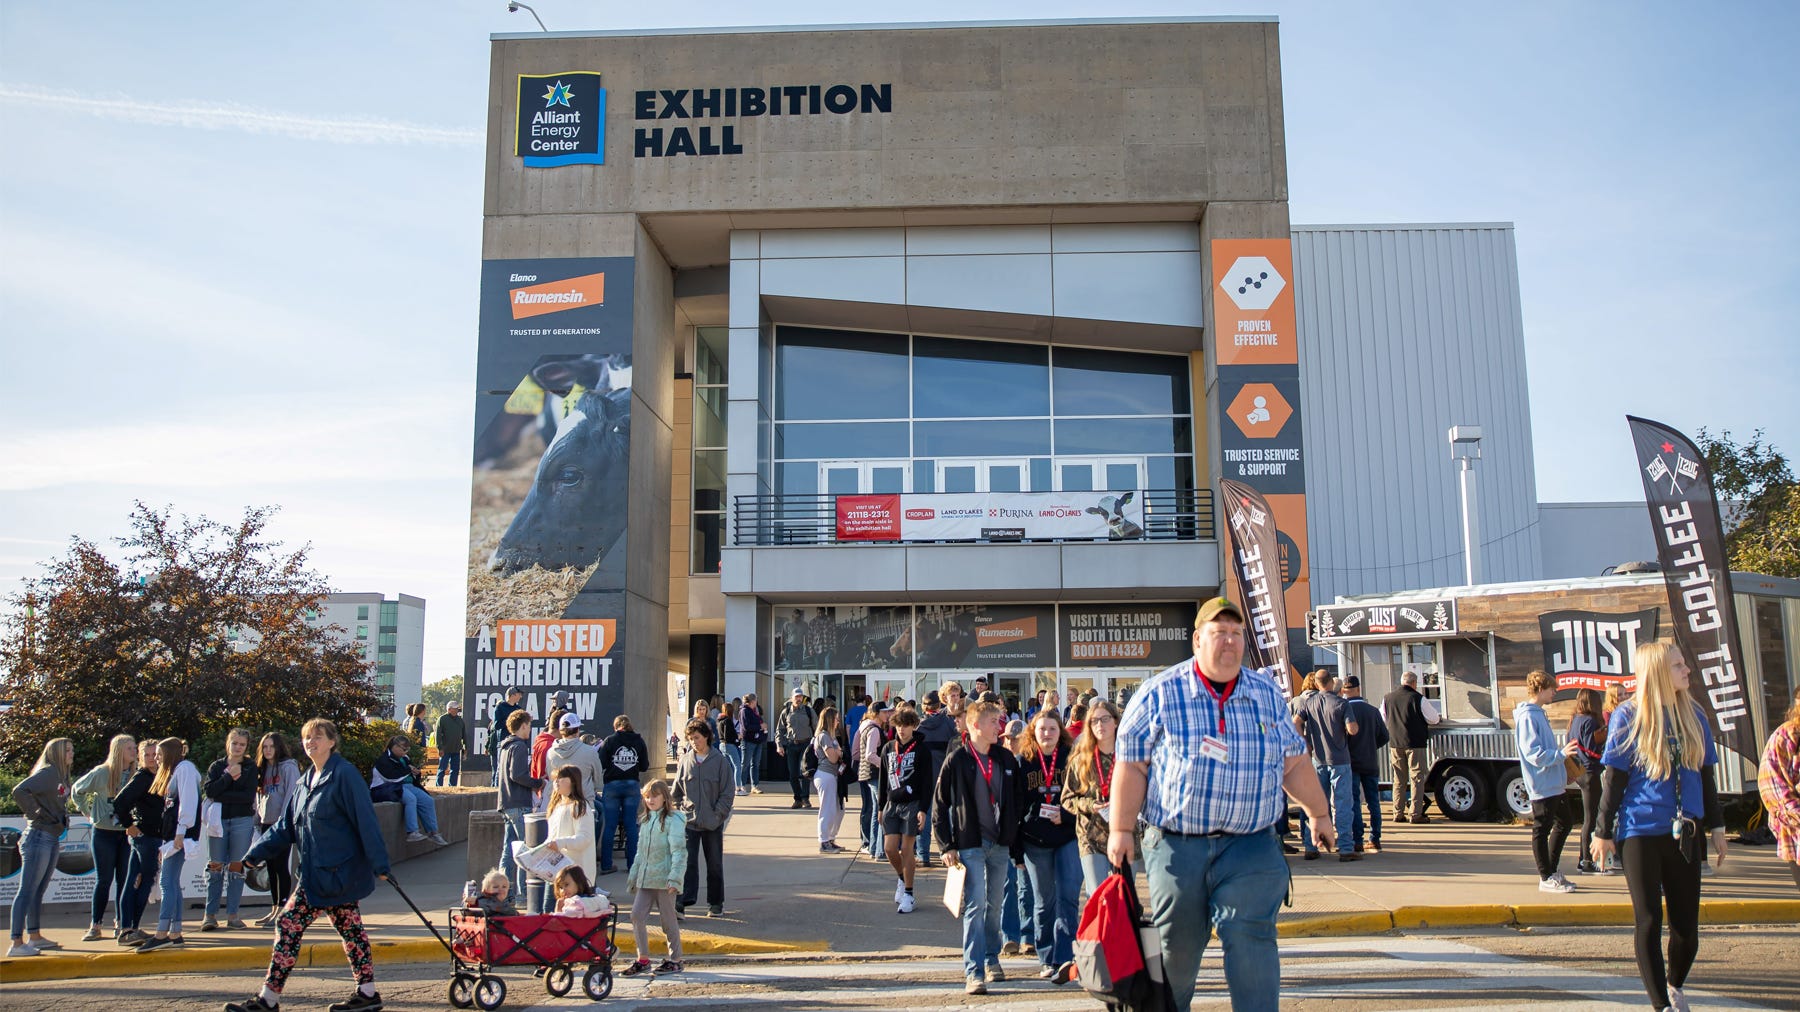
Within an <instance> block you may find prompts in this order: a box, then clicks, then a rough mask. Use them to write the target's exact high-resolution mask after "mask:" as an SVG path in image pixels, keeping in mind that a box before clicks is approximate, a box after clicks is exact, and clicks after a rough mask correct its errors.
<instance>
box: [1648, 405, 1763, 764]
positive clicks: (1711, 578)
mask: <svg viewBox="0 0 1800 1012" xmlns="http://www.w3.org/2000/svg"><path fill="white" fill-rule="evenodd" d="M1625 418H1626V421H1628V422H1629V423H1630V424H1631V442H1632V444H1633V445H1634V446H1635V447H1636V449H1637V461H1638V473H1639V475H1640V476H1641V477H1642V478H1643V481H1644V500H1645V502H1646V504H1648V506H1649V507H1650V527H1651V529H1652V530H1653V531H1654V532H1655V534H1656V557H1657V561H1658V562H1660V563H1661V564H1662V571H1663V579H1664V580H1665V581H1666V582H1667V584H1668V588H1669V615H1670V618H1671V619H1672V623H1671V624H1672V625H1673V626H1674V627H1675V643H1676V645H1677V646H1678V647H1680V649H1681V653H1682V655H1683V656H1684V657H1686V659H1687V663H1688V667H1689V668H1691V669H1693V672H1694V675H1693V677H1694V678H1695V679H1696V680H1697V684H1696V685H1694V686H1693V690H1694V691H1693V695H1694V696H1695V697H1696V698H1698V699H1699V700H1700V701H1701V703H1702V704H1703V705H1704V706H1705V707H1706V710H1707V713H1708V714H1709V715H1710V716H1711V717H1712V722H1713V730H1714V733H1715V735H1716V737H1717V738H1718V740H1719V744H1720V745H1723V746H1724V747H1726V748H1729V749H1731V750H1732V751H1734V752H1736V753H1738V754H1739V755H1741V756H1746V757H1750V758H1754V757H1755V756H1756V755H1757V754H1758V751H1759V748H1760V745H1761V742H1760V739H1758V738H1757V737H1756V728H1755V727H1754V724H1753V720H1752V718H1751V716H1750V704H1749V701H1748V698H1747V697H1746V696H1745V694H1744V681H1743V675H1742V670H1741V668H1740V667H1739V665H1738V644H1739V643H1741V642H1742V641H1741V640H1739V639H1738V631H1737V610H1736V608H1735V607H1733V605H1732V598H1731V564H1730V561H1729V560H1728V559H1727V558H1726V555H1725V529H1724V525H1723V524H1722V523H1721V522H1720V520H1719V501H1718V498H1717V496H1716V495H1715V494H1714V492H1713V483H1712V473H1711V472H1710V471H1708V469H1707V467H1706V461H1705V459H1704V458H1702V457H1701V455H1700V451H1699V450H1698V449H1696V448H1695V446H1694V444H1693V441H1692V440H1690V439H1688V438H1687V437H1686V436H1684V435H1682V434H1681V433H1679V432H1676V431H1675V430H1674V429H1671V428H1669V427H1668V426H1666V425H1663V424H1662V423H1660V422H1653V421H1650V420H1649V419H1645V418H1635V417H1633V416H1631V415H1627V416H1625Z"/></svg>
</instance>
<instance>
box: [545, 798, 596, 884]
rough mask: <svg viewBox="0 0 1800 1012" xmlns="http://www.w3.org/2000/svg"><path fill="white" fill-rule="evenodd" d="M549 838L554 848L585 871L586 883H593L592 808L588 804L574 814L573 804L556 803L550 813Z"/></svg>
mask: <svg viewBox="0 0 1800 1012" xmlns="http://www.w3.org/2000/svg"><path fill="white" fill-rule="evenodd" d="M549 830H550V839H551V840H553V841H555V843H556V849H558V850H560V851H562V852H563V854H565V855H567V856H568V858H569V860H571V861H573V862H575V863H576V864H577V865H579V866H580V867H581V870H582V871H584V872H586V873H587V880H588V884H589V885H592V884H593V883H594V809H593V806H592V805H590V806H588V808H587V810H586V811H584V812H582V813H581V814H580V815H576V814H575V806H574V805H572V804H568V805H557V806H556V809H555V811H552V812H551V813H550V825H549Z"/></svg>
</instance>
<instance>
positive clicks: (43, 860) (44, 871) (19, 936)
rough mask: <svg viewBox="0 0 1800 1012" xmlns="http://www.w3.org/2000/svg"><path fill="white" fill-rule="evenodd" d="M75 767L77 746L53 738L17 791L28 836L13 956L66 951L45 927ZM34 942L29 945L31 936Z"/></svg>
mask: <svg viewBox="0 0 1800 1012" xmlns="http://www.w3.org/2000/svg"><path fill="white" fill-rule="evenodd" d="M74 761H75V743H74V742H72V741H70V740H69V739H67V738H52V739H50V741H49V742H48V743H47V744H45V745H44V751H43V753H42V754H41V755H39V756H38V761H37V765H35V766H33V767H31V773H30V775H29V776H27V777H26V778H25V779H23V780H21V781H19V782H18V783H17V784H16V785H14V787H13V789H12V797H13V801H14V802H15V803H16V804H17V805H18V806H19V811H21V812H23V813H25V826H26V828H25V836H24V838H23V839H22V840H20V841H19V857H20V860H21V862H22V863H21V864H20V867H19V891H18V893H17V894H16V895H15V896H14V897H13V903H12V947H11V948H9V949H8V950H7V952H6V954H7V955H8V956H35V955H37V954H38V953H39V951H40V950H43V949H60V948H62V946H61V945H60V944H58V943H56V942H52V941H50V940H49V939H48V938H45V937H44V933H43V931H42V929H41V928H40V927H39V923H40V921H39V919H40V918H41V917H42V915H43V906H44V890H45V889H46V888H48V887H49V885H50V874H51V873H52V872H54V871H55V870H56V855H57V853H58V852H59V851H61V850H62V835H63V831H64V830H66V829H68V828H69V764H70V763H73V762H74ZM28 934H29V935H30V936H31V937H30V938H29V939H27V937H26V936H27V935H28Z"/></svg>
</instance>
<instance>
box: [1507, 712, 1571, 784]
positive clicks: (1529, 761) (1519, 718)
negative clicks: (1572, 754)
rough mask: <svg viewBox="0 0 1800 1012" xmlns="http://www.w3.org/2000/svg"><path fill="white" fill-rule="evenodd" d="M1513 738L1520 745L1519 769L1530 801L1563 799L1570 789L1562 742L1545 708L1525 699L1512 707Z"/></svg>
mask: <svg viewBox="0 0 1800 1012" xmlns="http://www.w3.org/2000/svg"><path fill="white" fill-rule="evenodd" d="M1513 736H1514V737H1515V738H1516V739H1517V740H1518V743H1519V769H1521V770H1523V771H1524V773H1525V788H1526V790H1527V791H1528V792H1529V793H1530V794H1531V800H1533V801H1542V800H1544V799H1546V798H1555V797H1560V796H1561V795H1562V792H1563V791H1564V790H1565V789H1567V788H1568V786H1569V774H1568V771H1567V770H1566V769H1564V767H1563V754H1562V742H1561V741H1560V740H1559V739H1558V738H1557V736H1556V731H1555V730H1554V729H1553V728H1551V726H1550V718H1549V717H1547V716H1545V714H1544V708H1543V707H1541V706H1539V705H1537V704H1536V703H1534V702H1532V701H1531V700H1526V701H1525V702H1523V703H1520V704H1519V705H1518V706H1515V707H1513Z"/></svg>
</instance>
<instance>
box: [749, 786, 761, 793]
mask: <svg viewBox="0 0 1800 1012" xmlns="http://www.w3.org/2000/svg"><path fill="white" fill-rule="evenodd" d="M762 792H763V789H762V788H761V787H752V788H750V793H751V794H761V793H762Z"/></svg>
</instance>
